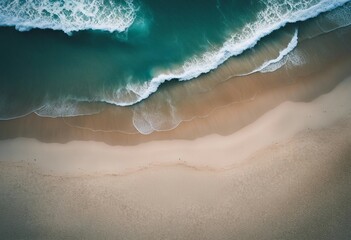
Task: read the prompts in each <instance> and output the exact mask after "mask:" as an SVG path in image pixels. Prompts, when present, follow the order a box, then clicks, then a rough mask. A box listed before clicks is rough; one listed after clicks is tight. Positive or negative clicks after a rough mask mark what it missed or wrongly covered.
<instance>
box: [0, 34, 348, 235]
mask: <svg viewBox="0 0 351 240" xmlns="http://www.w3.org/2000/svg"><path fill="white" fill-rule="evenodd" d="M350 32H351V31H350V29H344V30H340V31H338V32H334V33H328V34H325V35H323V36H321V37H320V38H319V39H318V40H319V44H316V43H315V42H314V41H312V40H305V41H303V42H302V43H301V44H300V46H299V48H297V50H298V51H300V52H303V53H304V54H305V55H307V56H309V57H311V58H310V59H309V60H310V61H309V64H308V65H301V66H295V67H294V68H291V69H290V68H288V67H283V68H282V69H280V70H278V71H276V72H273V73H267V74H261V73H257V74H252V75H249V76H246V77H240V78H237V77H230V78H229V79H227V78H225V76H230V74H231V72H232V71H234V70H233V69H232V70H231V69H230V66H235V65H233V63H230V62H229V63H228V64H227V65H224V66H223V67H222V70H223V71H222V70H221V69H220V70H219V71H215V72H213V73H211V74H209V75H206V77H205V78H207V80H206V79H205V80H206V81H208V85H206V84H205V85H206V86H210V87H209V91H206V89H204V91H203V92H201V91H200V92H192V88H194V89H195V88H196V85H197V84H198V82H197V81H190V82H189V83H182V84H177V83H169V86H167V88H166V87H165V90H164V91H160V93H158V94H154V95H153V96H152V97H151V98H150V99H149V100H148V101H145V103H142V104H140V105H137V106H135V107H133V108H128V109H122V108H115V107H114V108H112V107H106V109H105V111H104V112H102V113H100V114H97V115H92V116H84V117H74V118H56V119H52V118H42V117H38V116H37V115H35V114H31V115H28V116H26V117H23V118H19V119H14V120H9V121H1V122H0V133H1V134H0V137H1V141H0V189H1V195H0V216H1V217H0V236H2V237H3V238H4V239H63V238H67V239H77V238H78V239H101V238H103V239H350V238H351V231H350V229H349V223H350V221H351V219H350V217H349V216H351V206H350V204H349V202H350V200H351V187H350V186H351V185H350V183H351V175H350V172H351V161H350V160H351V105H350V102H351V94H350V93H351V78H350V75H351V74H350V73H351V72H350V71H351V69H350V66H351V57H350V54H349V53H350V48H349V46H348V45H347V44H346V43H345V42H343V41H344V40H345V39H347V37H348V36H350ZM339 35H342V36H341V37H340V38H335V36H339ZM345 46H346V47H345ZM325 48H328V51H323V49H325ZM317 50H318V51H317ZM309 51H310V52H309ZM231 64H232V65H231ZM222 74H223V75H222ZM212 77H213V79H214V80H213V79H212V80H211V78H212ZM221 79H222V80H223V79H225V81H221ZM198 81H200V80H198ZM213 81H217V82H215V83H214V82H213ZM192 93H194V94H195V95H194V96H193V98H191V97H189V96H192ZM181 94H184V95H183V96H185V97H186V98H184V101H178V102H177V103H176V104H177V105H176V106H177V107H178V108H179V111H181V112H180V113H179V112H178V114H179V116H180V117H181V118H182V120H183V122H181V123H180V125H179V126H177V127H176V128H175V129H173V130H169V131H158V132H153V133H152V134H149V135H143V134H140V133H138V132H137V131H136V129H135V128H134V126H133V125H132V123H133V121H132V120H133V117H134V114H135V111H137V110H138V108H143V109H144V110H145V109H147V107H150V106H155V105H153V104H152V103H155V102H157V101H158V100H159V98H163V97H164V96H167V95H168V96H172V95H177V96H182V95H181ZM199 96H201V97H199ZM171 99H172V98H171ZM180 99H182V98H180ZM148 104H149V105H148ZM162 107H164V106H161V107H160V108H161V109H162ZM167 111H168V110H167V109H166V110H165V114H166V113H167ZM121 116H123V118H121ZM165 116H167V114H166V115H165Z"/></svg>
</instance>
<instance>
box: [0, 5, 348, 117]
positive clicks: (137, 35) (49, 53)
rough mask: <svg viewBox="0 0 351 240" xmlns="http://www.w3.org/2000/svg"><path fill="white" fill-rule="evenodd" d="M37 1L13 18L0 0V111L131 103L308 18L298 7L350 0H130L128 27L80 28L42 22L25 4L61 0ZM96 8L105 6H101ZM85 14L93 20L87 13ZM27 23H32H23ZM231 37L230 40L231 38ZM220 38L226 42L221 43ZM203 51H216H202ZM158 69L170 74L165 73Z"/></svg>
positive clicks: (21, 8) (1, 113)
mask: <svg viewBox="0 0 351 240" xmlns="http://www.w3.org/2000/svg"><path fill="white" fill-rule="evenodd" d="M38 1H39V0H38ZM38 1H36V0H32V1H30V0H25V1H24V2H27V3H32V5H30V4H29V5H28V4H27V5H26V6H24V5H21V4H19V5H18V6H15V7H17V8H18V11H17V12H18V13H19V14H20V16H21V17H18V16H17V18H14V17H13V16H10V14H9V13H8V11H9V10H6V6H9V4H10V2H11V1H10V0H4V2H3V3H1V4H0V6H1V10H0V25H2V27H0V39H1V40H0V41H1V44H0V52H1V58H0V78H1V79H0V118H1V119H6V118H12V117H16V116H20V115H23V114H26V113H29V112H31V111H34V110H36V109H38V108H40V107H42V106H43V105H45V104H48V103H52V102H55V101H56V102H59V101H66V100H69V101H89V102H95V101H102V102H104V101H107V102H110V103H114V104H117V105H129V104H133V103H135V102H137V101H140V100H142V99H144V98H146V97H147V96H148V95H149V94H150V93H151V92H154V91H156V89H157V87H158V85H159V84H160V83H161V82H163V81H165V80H170V79H172V78H179V79H180V80H189V79H191V78H193V77H196V76H197V75H199V74H200V73H204V72H207V71H210V70H213V69H215V68H216V66H217V65H218V64H221V63H222V62H223V61H225V60H226V59H227V58H229V57H230V56H232V55H237V54H240V51H244V50H245V49H248V48H251V47H254V45H255V44H254V43H255V41H259V39H260V38H261V37H263V36H264V35H269V33H270V31H273V30H274V28H276V29H278V28H280V27H282V26H280V25H279V24H281V22H284V21H285V20H289V18H290V19H291V21H298V20H305V19H304V16H302V15H301V16H299V15H298V14H299V11H300V10H306V9H309V8H311V7H313V6H318V5H319V4H321V3H323V2H326V3H325V4H324V5H323V4H322V5H321V6H320V7H317V8H316V10H314V11H315V12H316V13H318V11H320V12H323V11H327V10H329V9H332V8H334V7H336V6H339V5H341V4H343V3H344V2H347V1H346V0H345V1H332V0H329V1H323V0H311V1H307V2H308V3H302V1H298V0H289V1H281V0H275V1H268V0H267V1H258V0H256V1H255V0H207V1H204V0H193V1H185V0H172V1H164V0H139V1H134V2H133V8H134V10H135V12H134V14H135V17H134V19H133V22H132V24H131V25H130V26H128V27H127V28H126V30H125V31H124V30H122V31H120V30H116V31H113V32H110V31H111V30H110V29H107V28H106V29H103V27H101V26H100V25H101V24H100V25H99V27H96V26H95V27H92V28H101V29H95V30H94V29H90V28H89V26H88V25H87V26H83V25H82V26H80V25H79V26H80V28H81V29H79V27H78V30H79V31H78V30H77V31H72V32H67V31H66V33H65V32H64V31H65V28H64V27H67V26H69V24H68V25H67V23H65V24H66V25H63V24H62V23H61V25H60V21H61V20H60V18H62V19H64V17H62V16H60V15H59V14H56V15H55V14H54V15H53V16H51V17H52V18H53V19H54V20H53V21H54V22H55V24H56V25H53V26H54V27H53V26H49V25H48V24H47V27H43V26H42V25H40V23H41V21H44V20H45V21H47V18H46V17H44V16H43V15H40V14H39V15H38V14H37V15H35V14H34V15H33V16H29V15H30V14H31V12H30V11H28V12H26V10H27V9H28V8H29V7H30V6H32V8H33V9H42V8H44V9H52V8H55V7H52V4H53V2H58V3H60V1H61V3H62V1H64V0H57V1H48V0H47V1H45V0H44V1H39V2H41V5H40V7H39V5H38V4H37V3H38ZM66 2H67V0H66ZM68 2H69V1H68ZM80 2H81V4H83V6H85V5H86V6H89V4H91V1H89V0H81V1H80ZM45 4H47V5H48V6H51V8H48V7H47V6H46V5H45ZM84 4H85V5H84ZM101 4H106V6H108V7H110V6H114V5H113V4H116V5H118V4H122V5H123V4H125V3H124V2H112V3H111V1H102V0H101ZM111 4H112V5H111ZM43 5H44V7H43ZM61 5H62V4H61ZM28 6H29V7H28ZM45 6H46V8H45ZM58 6H60V5H58ZM57 8H59V7H57ZM61 8H62V6H61ZM63 9H64V10H65V11H63V10H60V11H59V13H62V14H66V16H69V17H70V18H69V20H71V21H72V24H76V22H75V21H74V18H71V15H74V13H72V11H71V10H72V9H68V10H67V9H65V8H63ZM40 11H41V12H40ZM40 11H39V10H38V12H40V13H42V12H43V11H44V10H40ZM97 11H102V12H103V11H106V10H103V8H102V7H101V6H100V7H99V8H97ZM126 12H127V13H128V11H126ZM45 14H47V13H45ZM305 15H306V18H309V17H313V16H312V15H313V14H310V15H309V14H306V13H305ZM105 18H106V19H105V20H104V18H99V19H100V20H99V21H100V22H101V23H103V22H104V21H106V22H108V21H109V17H108V15H106V17H105ZM284 18H286V19H284ZM14 19H16V21H14ZM28 19H29V20H28ZM43 19H44V20H43ZM101 19H102V20H101ZM25 20H26V21H25ZM66 20H67V19H66ZM83 20H84V18H83ZM62 21H63V20H62ZM86 21H90V20H89V19H88V18H87V19H86ZM289 21H290V20H289ZM24 22H26V24H28V22H30V24H31V25H30V24H29V25H30V26H31V28H32V29H31V30H30V31H22V30H23V27H19V25H21V23H24ZM79 23H80V24H81V22H79ZM89 23H90V24H91V22H89ZM5 25H9V26H5ZM282 25H284V24H282ZM14 26H15V27H16V26H17V29H19V30H21V31H18V30H16V29H15V27H14ZM26 27H27V28H26V30H29V28H28V25H26ZM60 27H61V28H62V31H61V30H60ZM270 27H272V28H270ZM41 28H45V29H41ZM52 28H58V29H56V30H52ZM104 30H107V31H104ZM265 31H267V33H265ZM260 32H262V34H260ZM67 33H68V34H67ZM268 37H269V36H268ZM230 39H232V41H228V40H230ZM250 41H251V43H252V44H249V43H250ZM247 42H249V43H247ZM229 43H230V44H231V45H230V44H229ZM223 46H229V47H227V48H225V49H223ZM220 51H222V52H221V53H222V55H218V56H219V57H218V56H217V55H216V53H218V52H220ZM206 53H211V54H212V55H213V56H212V55H210V56H207V55H205V57H204V54H206ZM210 63H211V64H210ZM194 69H196V71H195V70H194ZM162 74H164V75H167V76H166V77H164V79H162V77H160V75H162ZM155 79H156V81H154V80H155ZM56 106H57V105H56Z"/></svg>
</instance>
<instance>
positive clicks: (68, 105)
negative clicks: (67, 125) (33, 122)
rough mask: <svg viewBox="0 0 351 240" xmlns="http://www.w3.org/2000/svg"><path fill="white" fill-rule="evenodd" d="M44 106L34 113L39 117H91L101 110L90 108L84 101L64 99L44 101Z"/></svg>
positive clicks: (95, 107)
mask: <svg viewBox="0 0 351 240" xmlns="http://www.w3.org/2000/svg"><path fill="white" fill-rule="evenodd" d="M44 102H45V104H44V105H43V106H42V107H40V108H39V109H37V110H35V111H34V113H35V114H37V115H38V116H41V117H51V118H56V117H74V116H81V115H92V114H97V113H99V112H100V111H101V110H102V109H101V108H100V107H99V106H92V105H91V104H89V105H88V104H84V103H88V102H89V101H86V100H85V99H74V98H71V97H66V98H64V99H59V100H54V101H50V100H46V101H44Z"/></svg>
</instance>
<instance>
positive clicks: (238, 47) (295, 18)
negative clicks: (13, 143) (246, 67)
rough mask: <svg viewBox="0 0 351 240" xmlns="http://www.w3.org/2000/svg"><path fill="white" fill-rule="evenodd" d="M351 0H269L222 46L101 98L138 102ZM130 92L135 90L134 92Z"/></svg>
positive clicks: (114, 101) (120, 101)
mask: <svg viewBox="0 0 351 240" xmlns="http://www.w3.org/2000/svg"><path fill="white" fill-rule="evenodd" d="M349 1H350V0H319V1H317V0H304V1H299V2H298V3H294V1H291V0H285V1H284V2H283V3H277V2H275V1H269V0H266V1H265V3H266V8H265V10H263V11H261V12H259V13H258V15H257V20H256V21H255V22H253V23H248V24H247V25H246V26H245V27H244V28H243V29H242V30H241V31H239V32H236V33H234V34H233V35H232V36H231V38H229V39H228V40H227V41H226V42H225V43H224V44H223V46H222V47H221V48H219V49H215V50H213V51H209V52H206V53H205V54H203V55H202V56H195V57H193V58H191V59H190V60H188V61H187V62H185V63H184V65H183V66H181V67H180V68H178V69H175V70H173V71H171V72H169V73H164V74H160V75H158V76H156V77H154V78H153V79H152V80H151V81H149V82H147V83H145V84H144V85H142V86H140V85H139V84H135V85H132V84H130V85H128V88H127V89H124V90H122V91H121V90H119V91H118V94H113V95H114V96H117V95H118V97H116V98H113V97H112V98H111V97H108V98H103V99H101V100H102V101H104V102H108V103H111V104H115V105H119V106H128V105H132V104H135V103H137V102H140V101H142V100H143V99H146V98H147V97H148V96H150V94H152V93H154V92H155V91H157V89H158V87H159V86H160V85H161V84H162V83H163V82H165V81H169V80H172V79H178V80H180V81H185V80H190V79H192V78H196V77H198V76H199V75H201V74H203V73H207V72H210V71H211V70H213V69H216V68H217V67H218V66H219V65H220V64H222V63H223V62H224V61H226V60H227V59H228V58H230V57H232V56H237V55H240V54H241V53H243V52H244V51H245V50H247V49H250V48H252V47H254V46H255V45H256V44H257V43H258V42H259V41H260V39H262V38H263V37H265V36H267V35H269V34H270V33H272V32H273V31H275V30H277V29H279V28H281V27H283V26H285V25H286V24H288V23H294V22H299V21H305V20H307V19H309V18H313V17H316V16H318V15H319V14H320V13H322V12H327V11H330V10H332V9H334V8H336V7H339V6H342V5H343V4H345V3H347V2H349ZM130 92H133V94H131V93H130ZM125 96H127V97H125ZM131 96H132V97H131Z"/></svg>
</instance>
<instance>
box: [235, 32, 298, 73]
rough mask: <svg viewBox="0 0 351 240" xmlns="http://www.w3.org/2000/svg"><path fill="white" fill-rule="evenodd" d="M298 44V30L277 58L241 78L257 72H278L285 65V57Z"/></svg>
mask: <svg viewBox="0 0 351 240" xmlns="http://www.w3.org/2000/svg"><path fill="white" fill-rule="evenodd" d="M297 44H298V30H297V29H296V30H295V33H294V36H293V37H292V39H291V41H290V42H289V44H288V46H287V47H286V48H284V49H283V50H281V51H280V52H279V56H278V57H277V58H275V59H271V60H269V61H267V62H264V63H263V64H262V65H261V66H260V67H258V68H256V69H255V70H253V71H251V72H249V73H245V74H241V75H239V76H246V75H250V74H253V73H256V72H272V70H273V69H274V70H273V71H275V70H277V69H278V68H280V67H281V66H283V65H284V64H285V57H286V56H287V55H288V54H289V53H290V52H292V51H293V50H294V49H295V48H296V47H297Z"/></svg>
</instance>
